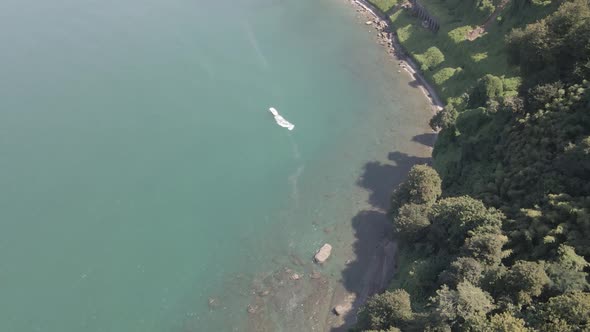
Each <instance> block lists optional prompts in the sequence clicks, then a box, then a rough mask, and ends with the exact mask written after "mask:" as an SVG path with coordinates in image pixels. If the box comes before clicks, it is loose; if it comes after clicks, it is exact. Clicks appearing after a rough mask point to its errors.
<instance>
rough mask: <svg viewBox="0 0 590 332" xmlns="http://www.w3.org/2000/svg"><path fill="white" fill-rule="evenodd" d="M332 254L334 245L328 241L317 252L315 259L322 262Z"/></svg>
mask: <svg viewBox="0 0 590 332" xmlns="http://www.w3.org/2000/svg"><path fill="white" fill-rule="evenodd" d="M330 254H332V246H331V245H329V244H327V243H326V244H324V245H323V246H322V247H321V248H320V250H318V252H317V253H316V254H315V256H314V260H315V261H316V263H320V264H322V263H324V262H325V261H326V260H327V259H328V257H330Z"/></svg>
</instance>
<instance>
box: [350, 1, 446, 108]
mask: <svg viewBox="0 0 590 332" xmlns="http://www.w3.org/2000/svg"><path fill="white" fill-rule="evenodd" d="M351 3H352V4H353V5H354V6H356V7H357V10H358V11H359V12H363V13H365V14H366V15H368V17H369V18H372V19H373V22H374V24H372V25H374V26H375V27H376V28H377V29H378V30H380V33H379V37H380V38H381V39H382V40H385V41H386V43H384V44H385V45H386V46H387V47H388V48H389V49H390V52H389V53H390V54H391V55H393V56H394V57H395V58H396V60H398V61H399V62H400V64H399V65H400V67H401V68H403V69H404V70H405V71H406V72H407V73H408V74H410V77H411V78H413V79H414V80H415V81H416V82H417V83H418V84H417V86H418V88H419V89H420V90H421V91H422V93H424V95H425V96H426V98H427V99H428V101H429V103H430V105H431V107H432V111H433V112H438V111H440V110H442V109H443V107H444V103H443V102H442V100H441V99H440V97H439V96H438V94H437V93H436V89H434V87H433V86H432V85H431V84H430V83H428V81H427V80H426V79H425V78H424V76H422V74H421V73H420V71H419V70H418V66H417V65H416V63H415V62H414V61H413V60H412V59H411V58H410V57H409V56H407V55H405V52H404V51H403V47H402V45H401V44H400V43H399V41H398V40H397V37H396V36H395V33H393V32H392V31H391V29H390V27H391V26H392V22H391V19H390V18H389V17H388V16H387V15H386V14H385V13H383V12H382V11H381V10H380V9H379V8H377V7H375V6H374V5H373V4H371V3H369V2H368V1H366V0H351Z"/></svg>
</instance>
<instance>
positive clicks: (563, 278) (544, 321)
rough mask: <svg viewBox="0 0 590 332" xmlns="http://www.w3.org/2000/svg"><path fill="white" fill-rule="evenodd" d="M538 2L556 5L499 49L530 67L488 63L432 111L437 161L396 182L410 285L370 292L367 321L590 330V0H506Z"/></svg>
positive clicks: (401, 274) (394, 211)
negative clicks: (510, 69)
mask: <svg viewBox="0 0 590 332" xmlns="http://www.w3.org/2000/svg"><path fill="white" fill-rule="evenodd" d="M455 2H456V3H462V1H460V0H454V3H455ZM494 3H495V2H494ZM480 5H481V6H483V7H481V8H486V7H487V6H488V5H487V4H486V3H484V2H480V3H479V5H476V7H478V6H480ZM530 6H536V7H537V8H540V7H545V8H547V10H546V14H544V15H545V17H543V18H541V19H540V20H538V21H537V22H534V23H532V24H528V25H524V26H520V27H519V28H518V29H514V30H512V32H510V33H509V34H508V35H507V37H506V45H505V47H506V49H505V50H501V51H507V52H508V54H509V58H510V60H511V61H512V62H513V63H514V64H516V65H517V66H518V69H519V70H520V75H521V77H520V78H518V79H507V78H506V77H505V76H501V75H498V74H495V73H493V72H491V73H489V74H488V75H484V76H483V77H481V78H480V79H479V80H477V81H474V82H473V85H472V88H470V89H469V91H465V93H464V94H463V95H462V96H461V97H459V98H454V99H449V100H448V103H447V105H446V107H445V108H444V110H443V111H441V112H438V113H437V114H436V115H435V116H434V117H433V118H432V120H431V122H430V125H431V127H432V128H433V129H435V130H440V133H439V136H438V139H437V142H436V145H435V148H434V151H433V158H434V162H433V165H434V169H433V168H430V167H428V166H425V165H420V166H415V167H414V168H413V169H412V170H411V171H410V174H409V175H408V179H407V180H406V181H405V182H403V183H402V184H401V185H400V186H399V187H398V188H396V189H395V190H394V192H393V195H392V199H391V218H392V222H393V226H394V230H395V232H394V233H395V236H396V238H398V239H402V240H401V241H400V268H399V271H398V273H397V274H396V276H395V278H394V280H393V286H394V287H395V288H403V289H404V290H405V292H404V293H403V296H402V295H401V294H402V293H400V292H401V291H400V290H396V292H398V293H396V294H397V295H396V300H395V301H394V300H393V299H390V300H385V299H384V298H383V297H382V296H381V295H380V296H377V297H375V299H378V300H371V301H369V303H370V304H369V303H368V304H367V305H366V306H365V307H364V309H363V310H362V311H361V315H360V316H359V318H362V320H361V321H362V322H365V323H364V324H365V325H363V326H362V328H373V329H383V330H386V329H388V328H391V327H397V328H400V329H401V330H402V331H486V332H487V331H489V332H501V331H502V332H504V331H505V332H507V331H516V332H519V331H522V332H524V331H588V330H590V284H589V282H588V272H589V271H590V264H589V263H588V260H589V259H590V90H589V89H590V82H589V81H590V4H589V1H588V0H566V1H563V2H561V3H555V4H553V5H552V4H551V3H550V2H548V1H542V0H539V1H528V0H515V1H512V2H511V5H510V6H509V7H508V8H510V11H511V13H512V15H515V13H518V14H522V15H525V12H526V11H527V10H531V8H532V7H530ZM478 8H479V7H478ZM549 9H551V10H549ZM537 13H538V12H537ZM465 15H471V14H469V13H468V12H466V14H465ZM465 47H468V46H465ZM431 53H433V54H434V51H433V52H431ZM425 55H426V53H425ZM433 63H435V62H433ZM517 81H518V82H522V83H523V84H522V86H521V88H520V90H519V91H518V93H517V92H516V90H518V89H517V86H518V84H515V82H517ZM439 174H440V175H439ZM441 179H442V182H441ZM386 294H388V293H386ZM389 296H390V295H389ZM406 296H407V297H406ZM402 299H403V300H402ZM410 300H411V304H412V305H411V306H410ZM375 301H377V302H375ZM402 302H403V303H404V305H400V303H402ZM384 303H391V304H387V305H385V304H384ZM406 304H407V305H406ZM383 308H389V309H383ZM391 308H395V309H391ZM372 312H374V313H375V314H374V315H372V314H371V313H372ZM371 317H373V318H371ZM371 321H373V322H375V324H374V325H371V324H370V323H366V322H371Z"/></svg>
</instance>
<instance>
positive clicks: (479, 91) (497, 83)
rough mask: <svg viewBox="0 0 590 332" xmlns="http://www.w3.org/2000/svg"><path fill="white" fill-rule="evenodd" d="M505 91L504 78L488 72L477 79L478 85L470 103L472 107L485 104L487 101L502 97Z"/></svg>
mask: <svg viewBox="0 0 590 332" xmlns="http://www.w3.org/2000/svg"><path fill="white" fill-rule="evenodd" d="M503 93H504V84H503V83H502V79H501V78H499V77H497V76H494V75H490V74H487V75H485V76H484V77H482V78H480V79H479V80H478V81H477V85H476V86H475V88H474V90H473V92H472V93H471V97H470V98H469V104H470V106H471V107H479V106H483V105H485V104H486V102H487V101H489V100H492V99H495V98H498V97H501V96H502V95H503Z"/></svg>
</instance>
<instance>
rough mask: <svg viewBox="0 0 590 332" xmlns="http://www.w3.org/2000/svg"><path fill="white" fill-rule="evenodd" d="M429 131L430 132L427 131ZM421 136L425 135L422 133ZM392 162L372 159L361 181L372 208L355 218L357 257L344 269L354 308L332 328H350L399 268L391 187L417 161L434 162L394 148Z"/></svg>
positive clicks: (346, 287)
mask: <svg viewBox="0 0 590 332" xmlns="http://www.w3.org/2000/svg"><path fill="white" fill-rule="evenodd" d="M423 135H427V134H423ZM418 136H421V135H418ZM388 158H389V160H390V161H392V163H380V162H375V161H372V162H368V163H367V164H365V166H364V170H363V174H362V176H361V177H360V178H359V180H358V181H357V184H358V185H359V186H360V187H362V188H365V189H367V190H368V191H369V193H370V195H369V203H370V204H371V206H372V209H368V210H365V211H361V212H359V213H358V214H357V215H356V216H355V217H354V218H353V219H352V226H353V228H354V236H355V242H354V244H353V250H354V254H355V257H356V259H355V260H354V261H353V262H351V263H350V264H349V265H348V266H347V267H346V268H345V269H344V271H343V272H342V283H343V285H344V287H345V289H346V290H347V291H348V292H350V293H352V294H354V295H355V300H354V302H353V306H352V309H351V310H350V311H349V312H348V313H347V314H346V315H344V317H343V319H344V324H343V325H341V326H339V327H334V328H332V329H331V331H333V332H340V331H347V330H348V329H349V328H350V327H351V326H352V325H353V324H354V323H355V321H356V313H357V311H358V309H359V307H360V306H361V305H362V304H363V303H364V302H365V301H366V300H367V298H368V297H369V296H371V295H373V294H375V293H378V292H382V291H384V290H385V289H386V288H387V286H388V285H389V283H390V281H391V279H392V277H393V273H394V271H395V267H396V264H395V253H396V245H395V243H394V242H393V241H392V227H391V222H390V221H389V219H388V217H387V214H386V211H387V209H388V208H389V198H390V194H391V191H392V190H393V188H395V187H396V186H397V185H399V184H400V183H401V182H402V181H403V180H404V179H405V178H406V175H407V173H408V171H409V170H410V168H412V166H413V165H415V164H430V158H423V157H416V156H410V155H408V154H405V153H401V152H391V153H389V155H388Z"/></svg>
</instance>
